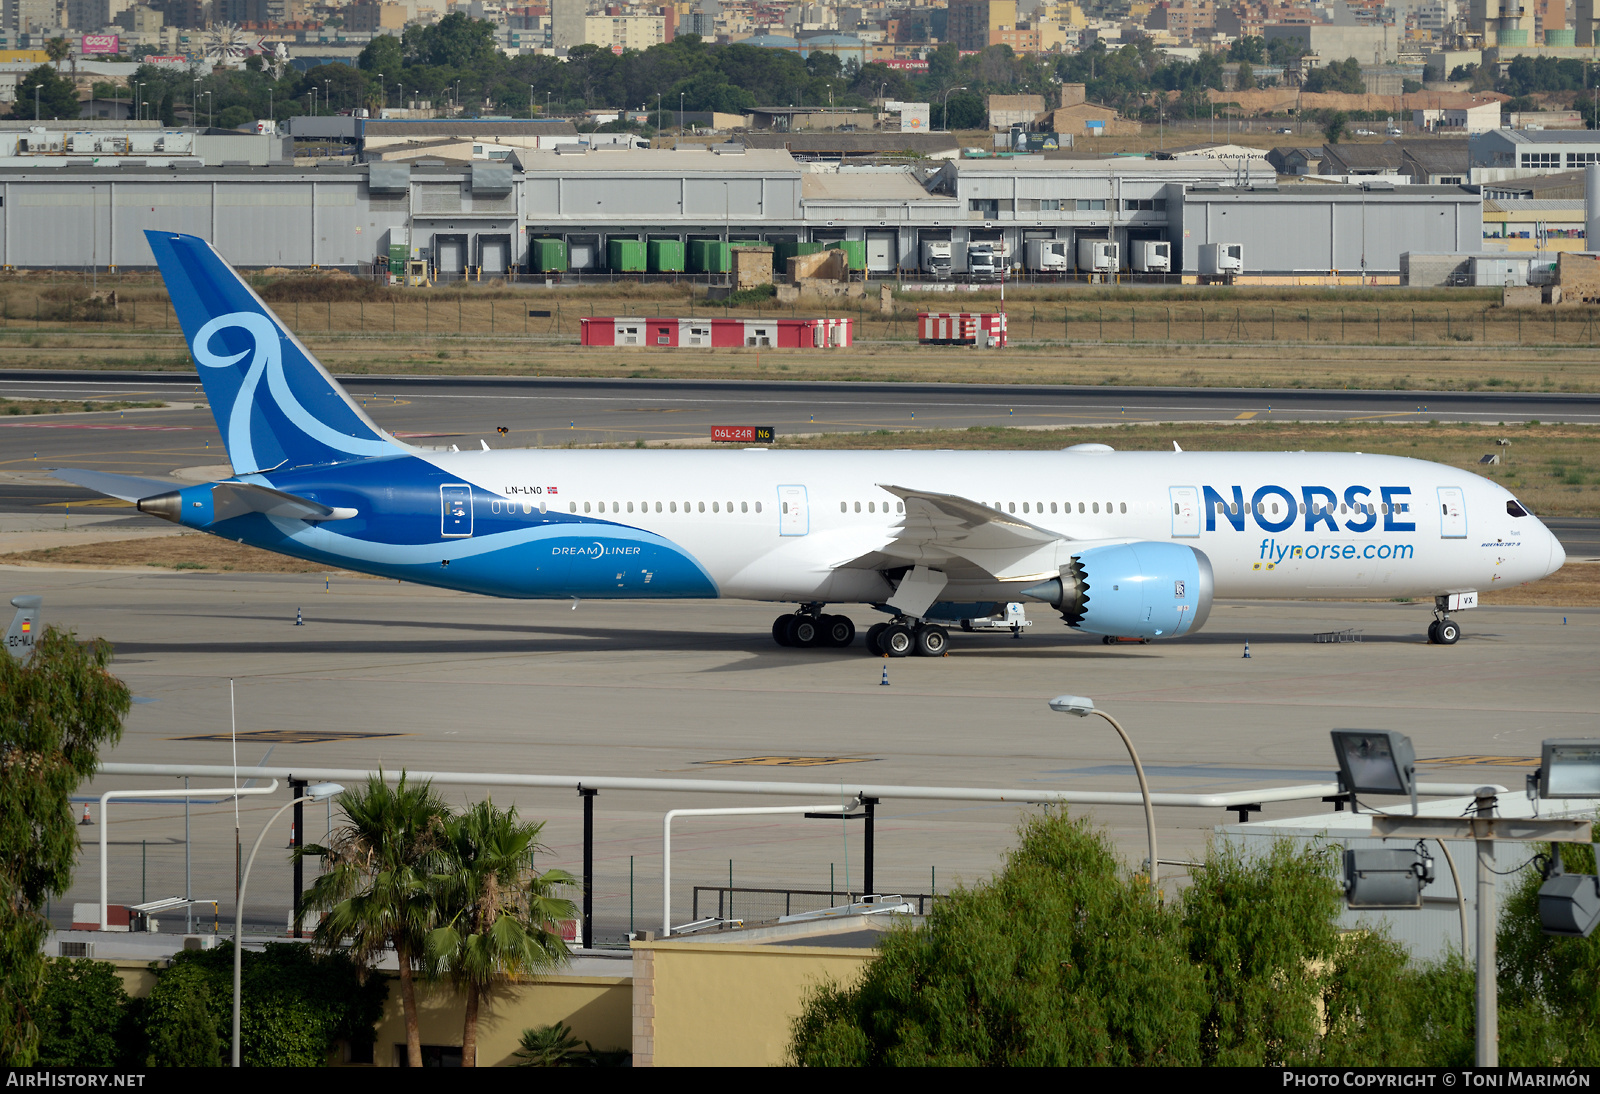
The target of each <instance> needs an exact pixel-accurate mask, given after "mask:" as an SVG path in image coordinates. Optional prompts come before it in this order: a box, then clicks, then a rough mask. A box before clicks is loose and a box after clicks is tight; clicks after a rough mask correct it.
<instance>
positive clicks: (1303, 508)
mask: <svg viewBox="0 0 1600 1094" xmlns="http://www.w3.org/2000/svg"><path fill="white" fill-rule="evenodd" d="M1305 511H1306V503H1305V502H1301V503H1300V512H1302V513H1304V512H1305Z"/></svg>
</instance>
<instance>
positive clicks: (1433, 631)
mask: <svg viewBox="0 0 1600 1094" xmlns="http://www.w3.org/2000/svg"><path fill="white" fill-rule="evenodd" d="M1428 645H1430V646H1437V645H1441V643H1440V641H1439V621H1438V620H1437V619H1435V620H1434V621H1433V622H1432V623H1429V624H1428Z"/></svg>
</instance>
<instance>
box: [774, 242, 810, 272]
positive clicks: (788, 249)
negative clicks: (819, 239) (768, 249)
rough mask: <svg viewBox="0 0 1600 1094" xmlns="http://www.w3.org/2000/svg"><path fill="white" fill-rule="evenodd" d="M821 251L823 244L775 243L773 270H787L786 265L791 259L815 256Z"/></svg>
mask: <svg viewBox="0 0 1600 1094" xmlns="http://www.w3.org/2000/svg"><path fill="white" fill-rule="evenodd" d="M820 250H822V244H820V243H774V244H773V245H772V264H773V268H774V269H777V270H782V269H784V268H785V265H784V264H785V263H787V262H788V261H789V260H790V259H791V258H798V257H799V256H800V255H814V254H816V253H817V252H818V251H820Z"/></svg>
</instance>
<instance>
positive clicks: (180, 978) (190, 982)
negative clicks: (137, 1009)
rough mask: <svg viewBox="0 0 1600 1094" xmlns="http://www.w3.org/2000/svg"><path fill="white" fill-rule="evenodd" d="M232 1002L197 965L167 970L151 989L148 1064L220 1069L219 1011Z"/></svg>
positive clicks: (148, 1009)
mask: <svg viewBox="0 0 1600 1094" xmlns="http://www.w3.org/2000/svg"><path fill="white" fill-rule="evenodd" d="M219 996H220V998H219ZM231 999H232V996H231V994H229V995H222V994H221V993H219V992H214V991H212V984H211V977H209V976H207V975H206V971H205V970H204V969H202V968H200V967H198V966H196V965H193V964H188V963H180V964H176V965H173V966H172V967H171V968H170V969H166V970H164V971H163V972H162V973H161V975H160V977H159V978H158V979H157V980H156V986H155V987H154V988H153V989H151V992H150V1001H149V1005H148V1008H147V1010H146V1014H145V1029H146V1032H147V1033H148V1034H149V1038H150V1057H149V1060H148V1061H147V1062H148V1063H149V1065H150V1066H152V1067H219V1066H221V1064H222V1063H223V1059H222V1051H223V1040H222V1037H221V1036H220V1035H219V1034H218V1032H217V1031H218V1027H219V1025H220V1023H219V1022H218V1021H217V1012H218V1010H220V1009H221V1008H222V1007H223V1006H226V1005H228V1004H229V1002H230V1001H231ZM230 1013H231V1012H230ZM230 1026H231V1023H230V1025H226V1026H223V1027H222V1028H230Z"/></svg>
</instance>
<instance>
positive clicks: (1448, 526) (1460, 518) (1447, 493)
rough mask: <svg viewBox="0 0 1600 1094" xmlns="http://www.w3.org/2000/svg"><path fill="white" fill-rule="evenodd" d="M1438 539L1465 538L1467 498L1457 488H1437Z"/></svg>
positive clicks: (1464, 493)
mask: <svg viewBox="0 0 1600 1094" xmlns="http://www.w3.org/2000/svg"><path fill="white" fill-rule="evenodd" d="M1439 538H1440V539H1466V538H1467V496H1466V491H1465V490H1463V489H1462V488H1461V487H1459V486H1441V487H1439Z"/></svg>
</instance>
